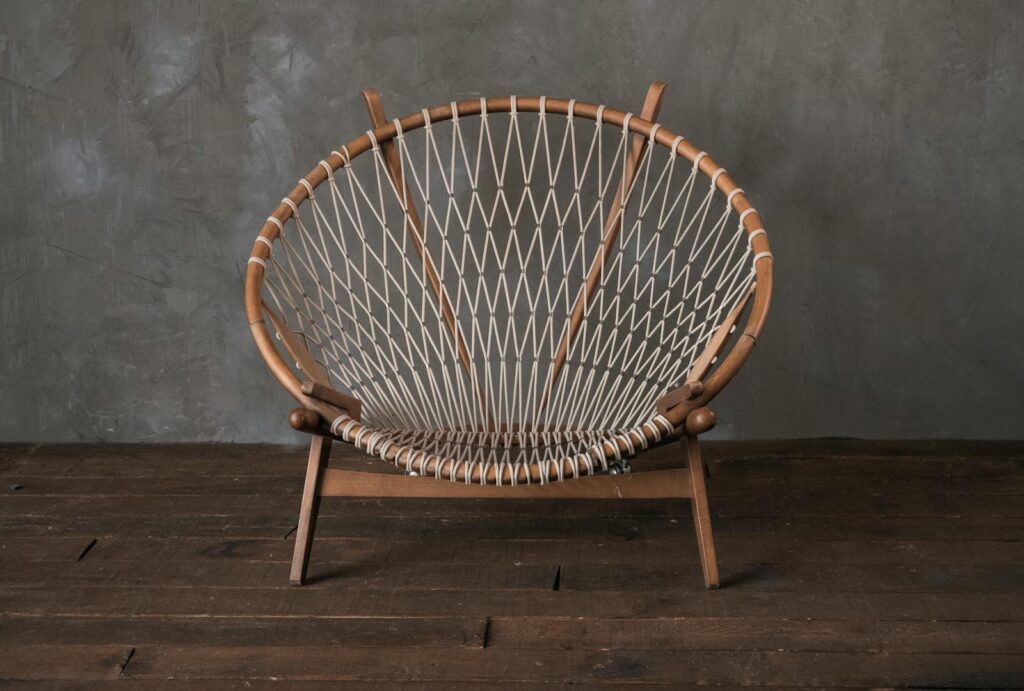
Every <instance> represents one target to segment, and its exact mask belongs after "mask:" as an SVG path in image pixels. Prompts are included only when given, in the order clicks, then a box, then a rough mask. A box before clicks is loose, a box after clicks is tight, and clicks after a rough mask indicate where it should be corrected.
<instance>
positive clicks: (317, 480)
mask: <svg viewBox="0 0 1024 691" xmlns="http://www.w3.org/2000/svg"><path fill="white" fill-rule="evenodd" d="M330 457H331V439H330V437H322V436H319V435H316V436H314V437H313V440H312V441H311V442H310V443H309V463H308V464H307V465H306V484H305V485H304V486H303V488H302V504H301V506H300V508H299V525H298V528H297V529H296V530H295V552H294V554H293V556H292V573H291V579H290V580H291V584H292V585H302V584H303V582H304V581H305V580H306V565H307V564H308V562H309V552H310V550H311V549H312V547H313V532H314V531H315V530H316V515H317V512H318V511H319V510H320V484H321V482H322V480H323V475H324V469H325V468H326V467H327V460H328V459H329V458H330Z"/></svg>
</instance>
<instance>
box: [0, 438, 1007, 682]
mask: <svg viewBox="0 0 1024 691" xmlns="http://www.w3.org/2000/svg"><path fill="white" fill-rule="evenodd" d="M707 455H708V457H709V458H710V459H711V460H710V463H709V465H710V469H711V475H712V478H711V480H710V484H709V491H710V493H711V508H712V512H713V516H714V521H715V523H714V528H715V530H716V536H717V543H718V551H719V557H720V560H721V570H722V575H723V583H724V585H725V587H724V588H723V589H721V590H719V591H715V592H708V591H705V590H704V589H703V587H702V583H701V578H700V569H699V565H698V561H697V549H696V541H695V540H694V537H693V531H692V524H691V517H690V512H689V508H688V507H687V505H686V503H685V502H671V501H640V502H623V503H616V502H590V501H575V502H552V501H500V502H498V501H495V502H487V501H474V500H468V501H457V502H451V501H428V500H415V501H414V500H342V499H327V500H325V501H324V504H323V508H322V521H321V524H320V526H319V529H318V532H317V541H316V542H315V544H314V548H313V557H312V564H311V566H310V581H311V582H310V584H309V585H308V586H306V587H303V588H294V587H290V586H288V585H287V575H288V564H289V561H290V559H291V549H292V544H293V543H292V535H291V533H292V529H293V528H294V526H295V518H296V515H297V510H298V499H299V496H298V493H299V491H300V490H301V485H302V473H303V470H304V465H305V460H304V453H303V451H302V450H301V449H296V448H276V447H265V446H243V445H238V446H230V445H173V446H132V445H0V481H2V484H0V686H2V687H3V688H12V689H20V688H38V689H72V688H74V689H79V688H82V689H105V688H110V687H114V688H125V689H139V690H147V691H148V690H155V689H179V688H183V687H184V686H189V687H190V688H191V687H192V686H190V685H191V684H193V683H195V682H200V683H201V685H202V686H204V687H212V688H224V689H243V688H244V689H257V690H259V689H269V688H274V689H280V688H286V687H291V686H295V687H297V688H305V689H327V688H339V685H342V686H343V687H344V688H381V687H383V688H389V687H397V688H402V689H445V690H448V691H456V690H459V689H474V688H481V687H488V688H490V687H494V688H499V689H501V688H523V687H528V688H536V687H537V686H550V687H553V688H554V687H560V686H563V685H565V684H581V685H592V686H593V685H612V684H615V685H617V684H630V685H633V686H636V687H639V688H691V687H696V686H698V685H709V684H710V685H715V686H717V687H719V688H722V689H729V688H733V689H735V688H774V689H782V688H793V689H797V688H872V687H907V688H1021V687H1024V445H1022V444H1020V443H1012V442H998V443H981V442H863V441H852V440H815V441H806V442H763V443H759V442H744V443H731V444H730V443H717V444H715V443H712V444H709V445H708V447H707ZM674 456H675V448H674V447H663V448H660V449H657V450H655V451H653V452H651V453H650V454H648V455H647V456H646V457H641V460H638V461H637V462H636V463H635V466H636V467H637V468H638V469H639V468H643V467H666V466H669V465H671V464H673V463H675V462H676V461H675V457H674ZM335 462H336V463H337V464H339V465H343V466H346V467H352V468H363V469H372V468H379V469H380V470H382V471H384V472H386V471H387V469H386V468H383V467H380V466H379V465H378V464H379V461H374V460H373V459H367V458H364V457H360V456H357V455H352V454H351V453H348V452H346V450H345V449H338V450H336V453H335ZM556 581H557V589H555V583H556Z"/></svg>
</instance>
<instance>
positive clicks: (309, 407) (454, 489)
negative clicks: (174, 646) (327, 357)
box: [245, 82, 772, 588]
mask: <svg viewBox="0 0 1024 691" xmlns="http://www.w3.org/2000/svg"><path fill="white" fill-rule="evenodd" d="M663 90H664V84H662V83H660V82H656V83H654V84H652V85H651V87H650V89H649V91H648V94H647V98H646V100H645V103H644V108H643V110H642V113H641V115H640V116H639V117H629V118H628V119H627V114H625V113H623V112H621V111H617V110H614V109H611V108H603V107H602V108H598V106H595V105H592V104H585V103H576V102H572V103H573V105H570V102H569V101H567V100H562V99H553V98H547V99H545V101H546V103H545V102H542V101H541V100H540V99H539V98H535V97H519V98H518V99H517V101H516V107H517V108H518V110H519V111H521V112H531V111H532V112H539V111H540V109H541V108H545V109H546V112H549V113H561V114H567V113H569V108H573V114H574V115H575V116H580V117H586V118H589V119H597V118H598V117H600V118H602V119H603V121H604V122H605V123H610V124H612V125H616V126H619V127H622V126H623V123H624V122H625V123H626V124H627V126H628V128H629V130H630V131H632V132H633V133H635V134H637V135H640V136H639V137H637V138H636V142H635V145H634V147H633V150H632V153H631V156H632V160H631V161H629V162H628V163H627V166H626V172H625V173H624V178H623V180H622V181H621V182H620V185H624V186H628V185H629V179H628V176H630V175H631V174H632V172H633V165H634V164H635V161H636V159H637V157H638V156H639V155H640V153H641V150H642V147H643V146H644V145H645V142H648V141H651V139H652V138H651V132H652V128H654V127H655V125H654V120H655V119H656V117H657V114H658V110H659V108H660V104H661V97H662V93H663ZM364 97H365V99H366V104H367V108H368V111H369V113H370V119H371V123H372V125H373V127H374V128H375V129H374V130H373V137H372V138H373V139H375V140H376V142H377V143H379V144H380V146H381V148H382V150H383V153H384V155H385V156H386V157H387V159H388V161H389V164H390V168H391V170H390V174H391V175H392V180H393V182H395V184H396V188H397V189H405V187H404V184H403V181H402V180H401V169H400V166H397V165H394V164H392V163H391V162H392V161H394V160H395V159H394V151H393V143H392V140H393V139H394V137H395V136H396V134H397V133H398V128H397V127H396V125H395V124H394V121H390V122H389V121H388V120H387V119H386V117H385V115H384V109H383V106H382V105H381V102H380V98H379V96H378V95H377V92H376V91H374V90H367V91H365V92H364ZM485 101H486V108H487V112H488V113H491V112H508V111H509V110H510V109H511V108H512V105H513V104H512V101H511V99H509V98H507V97H505V98H488V99H485ZM453 106H454V108H455V109H457V112H458V115H459V116H464V115H474V114H479V113H480V112H481V108H482V104H481V101H480V100H469V101H462V102H459V103H457V104H450V105H446V106H440V107H436V108H433V109H429V111H428V113H429V117H430V120H431V121H432V122H439V121H442V120H446V119H451V118H452V116H453ZM398 122H399V124H400V126H401V130H402V131H404V132H408V131H410V130H413V129H416V128H418V127H422V126H423V125H424V123H425V118H424V115H423V112H422V111H420V112H417V113H414V114H411V115H407V116H405V117H402V118H399V119H398ZM653 141H656V142H657V143H659V144H661V145H663V146H665V147H667V148H669V149H671V148H672V147H673V146H674V147H675V151H676V153H677V154H679V155H681V156H684V157H686V158H687V159H688V160H690V161H691V162H693V161H696V162H697V164H698V166H699V169H700V171H701V172H702V173H703V174H704V175H706V176H708V177H709V178H711V179H712V180H713V182H714V184H715V185H716V186H717V188H718V189H719V191H721V192H722V193H723V194H726V195H729V200H730V203H731V204H732V206H733V208H734V209H735V211H736V212H737V213H739V214H740V215H741V216H740V218H741V222H742V224H743V227H744V229H745V230H746V232H747V234H748V236H749V241H750V246H751V249H752V251H753V252H754V253H755V272H756V282H755V283H754V284H753V285H752V286H751V289H750V290H749V291H748V292H747V293H746V294H745V295H744V296H743V298H742V299H741V301H740V303H739V304H738V305H736V307H735V308H734V309H733V310H732V311H731V312H730V313H729V314H728V315H727V317H726V318H725V320H724V321H723V322H722V324H720V325H719V326H718V328H717V330H716V331H715V332H714V334H713V336H712V337H711V339H710V341H709V343H708V345H707V346H706V348H705V350H704V351H703V352H702V354H701V355H700V356H699V357H698V359H697V360H696V361H695V363H694V365H693V366H692V368H691V371H690V373H689V375H688V378H687V381H686V382H685V383H684V384H683V385H682V386H680V387H679V388H677V389H676V390H674V391H671V392H669V393H668V394H666V395H665V396H663V397H662V398H661V399H660V400H659V401H658V403H657V408H658V411H659V413H661V414H662V415H664V416H665V418H667V419H668V420H669V421H670V422H671V424H672V425H673V426H674V427H675V428H676V430H677V431H678V432H679V437H680V443H681V447H682V456H683V459H684V461H685V467H681V468H677V469H671V470H657V471H647V472H637V473H633V474H618V475H612V474H609V475H600V476H593V477H583V478H580V479H575V480H570V481H565V482H552V483H547V484H519V485H517V486H510V485H507V484H506V485H503V486H502V485H498V486H495V485H489V484H476V483H462V482H446V481H438V480H435V479H433V478H422V477H408V476H403V475H394V474H384V473H368V472H358V471H351V470H340V469H331V468H328V461H329V457H330V450H331V445H332V440H333V439H335V438H338V437H339V435H338V434H337V433H336V432H337V430H334V431H332V430H331V429H330V427H329V425H330V423H331V421H332V420H335V419H336V418H337V417H338V416H339V415H341V414H347V415H348V416H349V417H350V418H352V419H354V420H358V419H359V417H360V402H359V401H358V400H356V399H354V398H353V397H351V396H348V395H346V394H344V393H342V392H339V391H336V390H334V389H333V388H332V386H331V383H330V380H329V378H328V376H327V373H326V372H325V371H324V369H323V368H322V367H321V366H320V365H319V364H318V363H317V362H316V361H315V359H314V358H313V357H312V355H311V354H310V353H309V351H308V350H307V349H306V346H305V344H304V343H303V342H302V341H301V339H299V338H298V337H297V336H296V335H295V334H294V333H292V332H291V331H290V330H289V329H288V328H287V325H286V324H285V322H284V319H283V318H282V317H281V316H280V315H278V314H276V313H275V312H274V310H273V309H272V308H271V307H270V306H269V305H267V304H266V303H265V302H264V301H263V299H262V286H263V278H264V272H265V260H266V259H267V258H268V256H269V253H270V246H271V243H273V241H274V240H275V239H276V238H277V236H278V234H279V232H280V230H281V228H282V226H283V224H284V222H285V221H287V220H288V219H289V218H290V217H291V216H292V214H293V213H294V209H295V207H296V206H297V205H298V204H300V203H302V202H303V201H304V200H305V199H306V198H307V197H308V196H309V195H310V194H311V192H312V190H313V189H314V188H315V187H317V186H318V185H320V184H321V183H322V182H324V180H325V179H326V177H327V172H326V170H325V168H324V167H323V166H322V165H318V166H316V167H315V168H314V169H313V170H312V171H311V172H310V173H309V174H308V175H306V176H305V177H304V178H303V180H302V181H300V184H298V185H296V187H295V188H294V189H293V190H292V191H291V193H290V194H289V195H288V197H287V200H286V201H283V202H282V203H281V204H280V205H279V206H278V207H277V208H276V210H275V211H274V213H273V215H272V217H271V218H270V219H268V221H267V222H266V223H265V224H264V225H263V227H262V229H261V233H260V239H259V240H258V241H257V242H256V243H255V245H254V247H253V251H252V257H253V260H251V261H250V263H249V265H248V271H247V275H246V288H245V304H246V313H247V316H248V320H249V324H250V327H251V330H252V333H253V337H254V338H255V341H256V344H257V346H258V348H259V351H260V353H261V355H262V356H263V358H264V360H265V361H266V362H267V365H268V366H269V367H270V370H271V371H272V372H273V374H274V375H275V377H276V378H277V379H278V381H279V382H280V383H281V384H282V385H283V386H284V388H285V389H286V390H287V391H288V392H289V393H290V394H291V395H292V396H293V397H294V398H295V399H296V400H297V401H298V402H299V403H300V406H301V407H299V408H297V409H295V410H293V411H292V412H291V414H290V415H289V422H290V424H291V425H292V427H294V428H295V429H297V430H300V431H303V432H307V433H309V434H311V435H312V440H311V443H310V448H309V459H308V464H307V470H306V479H305V485H304V487H303V494H302V502H301V506H300V512H299V522H298V528H297V531H296V539H295V552H294V557H293V561H292V567H291V583H292V584H295V585H301V584H302V583H303V582H304V581H305V578H306V570H307V566H308V562H309V555H310V551H311V548H312V543H313V535H314V531H315V528H316V519H317V512H318V508H319V504H320V500H321V498H322V497H416V498H423V497H435V498H488V499H490V498H502V499H515V498H520V499H538V498H559V499H666V498H679V499H689V500H690V501H691V504H692V509H693V519H694V528H695V531H696V535H697V543H698V547H699V550H700V558H701V565H702V569H703V574H704V582H705V585H706V586H707V587H708V588H716V587H718V585H719V576H718V566H717V560H716V556H715V546H714V540H713V536H712V528H711V517H710V513H709V510H708V499H707V489H706V486H705V466H704V461H703V459H702V458H701V453H700V446H699V443H698V440H697V437H698V435H699V434H701V433H703V432H705V431H707V430H708V429H711V427H713V426H714V424H715V421H716V420H715V415H714V413H713V412H712V411H711V410H710V409H708V408H707V403H708V402H709V401H710V400H711V399H712V398H714V396H715V395H717V394H718V392H720V391H721V390H722V388H723V387H724V386H725V385H726V384H727V383H728V382H729V381H730V380H731V379H732V377H733V376H735V374H736V372H737V371H738V370H739V368H740V367H741V365H742V364H743V362H744V361H745V360H746V359H747V357H748V356H749V354H750V352H751V351H752V349H753V347H754V345H755V343H756V341H757V338H758V337H759V335H760V333H761V331H762V329H763V326H764V322H765V319H766V317H767V313H768V308H769V304H770V297H771V288H772V261H771V254H770V251H769V246H768V239H767V236H766V234H765V233H764V231H763V226H762V222H761V219H760V217H759V216H758V214H757V212H756V211H755V210H754V209H753V207H752V206H751V205H750V203H749V202H748V200H747V199H746V197H745V195H744V194H743V192H742V190H740V189H739V188H738V187H737V185H736V183H735V182H734V181H733V179H732V178H731V177H730V176H729V175H728V174H727V173H724V171H723V170H722V169H720V167H719V166H718V164H717V163H715V162H714V161H713V160H712V159H711V157H710V156H708V155H707V154H706V153H705V152H702V151H700V150H699V149H697V148H696V147H694V146H693V145H692V144H690V143H689V142H687V141H685V140H683V139H682V138H680V137H677V136H676V135H675V134H673V133H672V132H670V131H668V130H667V129H665V128H662V127H660V126H658V127H657V129H656V131H655V136H654V138H653ZM372 146H373V142H372V141H371V137H370V135H368V134H364V135H363V136H361V137H358V138H356V139H354V140H352V141H351V142H349V143H348V144H347V145H346V146H345V147H343V149H342V150H344V151H346V152H347V154H348V156H349V157H350V159H349V160H351V159H352V158H355V157H356V156H358V155H360V154H362V153H364V152H366V151H368V150H370V149H371V147H372ZM327 163H329V165H330V166H331V167H332V168H333V169H335V170H336V169H337V168H338V167H340V166H342V165H345V164H346V163H347V161H345V160H343V159H342V158H341V156H340V155H338V154H332V156H331V157H330V158H329V159H327ZM408 203H409V207H410V212H409V215H410V218H411V219H412V220H413V223H412V224H411V226H412V227H411V228H410V233H411V236H412V239H413V243H414V246H416V247H417V250H418V251H419V252H420V254H421V258H423V259H424V262H425V270H426V274H427V276H428V278H429V280H430V284H431V286H432V289H433V291H434V293H435V297H436V298H437V299H438V301H439V303H440V305H441V310H442V313H443V315H444V318H445V321H446V322H447V323H448V326H449V329H450V330H451V335H452V337H453V339H454V342H455V343H456V344H457V346H458V349H459V355H460V357H461V358H462V359H463V362H464V364H467V366H468V363H467V356H466V354H465V349H464V346H463V340H462V337H461V335H460V334H459V333H458V327H457V325H456V321H455V319H454V317H453V316H452V313H451V307H450V303H449V302H448V298H447V296H446V295H445V294H444V289H443V287H442V286H441V284H440V281H439V280H438V279H437V275H436V271H435V270H434V269H433V267H432V266H431V265H430V264H429V263H428V262H429V257H424V255H423V252H422V249H421V248H420V246H419V244H418V243H419V240H418V238H417V237H416V228H417V222H416V220H415V219H416V215H415V209H414V208H413V207H412V204H411V197H409V198H408ZM612 215H614V214H612ZM617 232H618V228H617V227H615V225H614V223H610V224H609V226H608V227H606V228H605V242H604V243H603V249H604V251H605V252H606V253H607V252H608V251H610V248H611V246H612V243H613V242H614V239H615V234H616V233H617ZM759 259H765V261H759ZM600 264H601V258H599V257H597V258H595V261H594V264H593V268H592V270H591V273H590V275H589V276H588V280H587V282H586V288H585V289H584V290H583V291H581V294H580V298H579V301H578V302H577V304H576V306H575V308H574V310H573V321H572V324H571V325H570V330H569V334H568V337H567V338H566V341H565V342H564V343H563V344H562V348H561V351H560V353H559V358H558V359H559V360H560V361H564V359H565V351H567V350H568V346H569V342H570V341H571V340H572V337H573V335H574V334H575V331H576V329H577V328H578V323H579V319H580V317H581V315H582V311H583V309H584V307H585V305H586V300H587V299H588V298H589V295H590V293H591V292H592V290H593V284H594V282H596V276H597V273H598V272H599V268H600ZM748 307H749V309H748ZM743 314H746V315H747V317H746V322H745V324H744V326H743V328H742V330H741V331H740V334H739V336H738V338H735V339H733V338H732V337H731V336H732V334H733V332H734V331H737V330H739V329H738V326H739V321H740V318H741V317H742V316H743ZM268 320H269V322H270V325H271V327H272V328H273V329H274V331H276V332H277V333H278V334H279V336H280V338H281V340H282V342H283V345H284V348H285V350H286V352H287V353H288V354H289V355H290V356H291V358H290V359H291V360H292V361H293V362H295V363H297V365H298V367H299V368H300V369H301V371H302V373H303V375H304V378H303V379H300V378H299V377H298V376H297V375H296V374H295V372H294V371H293V369H292V368H291V367H290V366H289V365H287V364H286V362H285V358H284V357H283V356H282V354H281V353H280V352H279V350H278V349H277V347H276V346H275V344H274V342H273V338H272V336H271V331H270V328H268V325H267V321H268ZM730 341H734V342H733V343H732V347H731V349H730V350H729V353H728V355H727V356H726V357H725V358H724V360H722V361H721V362H718V363H717V365H718V366H717V367H715V368H714V369H713V370H712V365H713V364H715V363H716V362H717V360H718V358H719V356H720V355H721V353H722V352H723V351H724V349H725V347H726V345H727V344H728V343H729V342H730ZM555 369H556V372H555V376H557V369H558V365H556V368H555ZM553 379H554V377H552V381H553ZM550 386H551V382H549V384H548V390H549V391H550ZM545 399H546V396H545ZM543 404H544V401H543V400H542V402H541V405H543ZM621 451H623V452H625V451H627V449H626V448H621Z"/></svg>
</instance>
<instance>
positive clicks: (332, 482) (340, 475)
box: [320, 468, 693, 499]
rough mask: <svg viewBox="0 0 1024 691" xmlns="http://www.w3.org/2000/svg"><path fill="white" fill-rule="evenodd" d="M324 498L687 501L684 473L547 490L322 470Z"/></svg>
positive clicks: (586, 481)
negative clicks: (682, 499) (679, 499)
mask: <svg viewBox="0 0 1024 691" xmlns="http://www.w3.org/2000/svg"><path fill="white" fill-rule="evenodd" d="M320 495H321V496H324V497H414V498H429V497H438V498H441V497H444V498H460V497H461V498H463V499H675V498H680V497H683V498H686V497H692V496H693V492H692V490H691V484H690V471H689V470H688V469H686V468H676V469H672V470H651V471H646V472H639V473H630V474H627V475H595V476H593V477H582V478H580V479H578V480H564V481H562V482H552V483H549V484H546V485H539V484H533V485H516V486H512V485H502V486H501V487H498V486H496V485H480V484H471V485H467V484H465V483H462V482H450V481H448V480H438V479H436V478H433V477H410V476H406V475H389V474H386V473H367V472H362V471H357V470H334V469H328V470H325V471H324V478H323V484H322V485H321V489H320Z"/></svg>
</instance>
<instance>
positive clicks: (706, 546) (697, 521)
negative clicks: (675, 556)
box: [680, 435, 719, 589]
mask: <svg viewBox="0 0 1024 691" xmlns="http://www.w3.org/2000/svg"><path fill="white" fill-rule="evenodd" d="M680 441H681V442H682V444H683V449H684V450H685V453H686V462H687V463H686V464H687V467H689V469H690V483H691V487H692V488H693V498H692V502H693V503H692V506H693V526H694V528H695V530H696V531H697V545H698V547H700V564H701V567H702V568H703V570H704V585H705V586H706V587H707V588H709V589H710V588H717V587H718V585H719V581H718V560H717V558H716V557H715V539H714V536H713V535H712V534H711V512H710V511H709V510H708V493H707V489H706V488H705V485H704V460H703V459H702V458H701V455H700V444H699V443H698V441H697V437H691V436H689V435H687V436H684V437H683V438H682V439H681V440H680Z"/></svg>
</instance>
